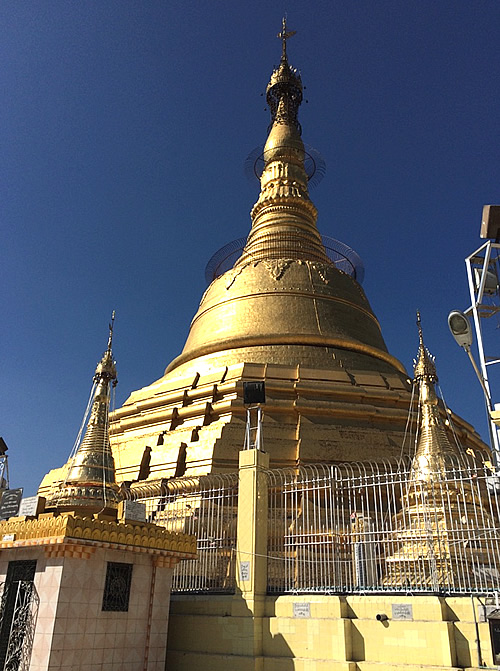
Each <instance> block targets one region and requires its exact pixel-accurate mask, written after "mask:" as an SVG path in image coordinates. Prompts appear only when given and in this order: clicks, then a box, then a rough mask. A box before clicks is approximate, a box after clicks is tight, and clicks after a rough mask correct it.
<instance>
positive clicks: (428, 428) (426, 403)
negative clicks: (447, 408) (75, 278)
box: [412, 312, 459, 480]
mask: <svg viewBox="0 0 500 671" xmlns="http://www.w3.org/2000/svg"><path fill="white" fill-rule="evenodd" d="M417 328H418V334H419V348H418V354H417V359H416V361H415V367H414V382H415V384H417V385H418V388H419V409H420V417H421V419H420V426H419V428H418V431H419V435H418V442H417V447H416V450H415V457H414V459H413V465H412V470H413V474H414V477H415V478H416V479H420V480H422V479H427V478H429V477H431V476H432V473H442V474H444V472H445V470H446V465H445V460H446V456H450V455H453V456H458V454H459V452H458V449H457V448H454V447H453V446H452V445H451V443H450V441H449V439H448V436H447V434H446V429H445V427H444V422H443V419H442V417H441V414H440V412H439V405H438V403H439V402H438V398H437V395H436V389H435V384H436V383H437V381H438V376H437V372H436V365H435V363H434V357H433V356H432V355H431V353H430V352H429V350H428V349H427V347H426V346H425V343H424V337H423V332H422V322H421V319H420V312H417Z"/></svg>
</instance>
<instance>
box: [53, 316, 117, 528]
mask: <svg viewBox="0 0 500 671" xmlns="http://www.w3.org/2000/svg"><path fill="white" fill-rule="evenodd" d="M113 323H114V312H113V316H112V319H111V324H110V325H109V338H108V346H107V348H106V351H105V352H104V354H103V355H102V358H101V360H100V361H99V363H98V364H97V368H96V370H95V374H94V378H93V381H94V385H93V389H92V394H93V400H92V409H91V412H90V418H89V420H88V423H87V427H86V430H85V434H84V437H83V440H82V441H81V443H80V444H79V445H77V446H76V450H75V453H74V455H72V456H71V457H70V458H69V460H68V462H67V463H66V464H65V466H63V468H62V469H60V471H61V474H63V475H64V477H63V478H62V479H61V480H60V481H59V482H57V481H56V482H55V483H54V487H53V488H52V491H51V492H50V495H49V496H48V497H47V503H46V506H45V508H46V510H48V511H50V510H57V511H58V512H64V511H69V510H77V511H78V513H79V514H80V515H92V514H98V513H99V514H100V515H104V516H106V515H111V516H113V517H116V511H117V508H118V503H119V500H120V497H119V488H118V485H117V484H116V477H115V463H114V459H113V454H112V452H111V447H110V444H109V401H110V389H111V386H112V385H116V382H117V377H116V365H115V363H116V362H115V361H114V360H113V352H112V349H111V346H112V342H113Z"/></svg>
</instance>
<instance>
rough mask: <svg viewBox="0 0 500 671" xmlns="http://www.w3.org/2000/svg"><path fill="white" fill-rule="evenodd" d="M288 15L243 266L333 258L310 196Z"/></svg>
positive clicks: (269, 92) (270, 91) (268, 96)
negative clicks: (267, 261) (289, 54)
mask: <svg viewBox="0 0 500 671" xmlns="http://www.w3.org/2000/svg"><path fill="white" fill-rule="evenodd" d="M293 35H295V31H294V30H293V31H287V27H286V19H285V18H284V19H283V27H282V30H281V32H280V33H278V37H279V38H280V39H281V41H282V52H281V61H280V64H279V65H278V67H277V68H275V69H274V71H273V73H272V75H271V79H270V82H269V84H268V85H267V89H266V99H267V104H268V106H269V110H270V112H271V126H270V130H269V136H268V138H267V142H266V144H265V146H264V152H263V155H262V159H263V161H264V170H263V172H262V175H261V178H260V183H261V192H260V196H259V199H258V201H257V202H256V203H255V205H254V207H253V209H252V213H251V214H252V229H251V231H250V234H249V236H248V240H247V244H246V246H245V249H244V251H243V254H242V256H241V257H240V259H239V260H238V262H237V264H236V265H237V266H238V265H242V264H244V263H247V262H248V261H250V260H252V261H257V260H260V259H276V258H281V259H283V258H286V259H298V258H300V259H302V260H310V261H321V262H324V263H330V261H329V259H328V257H327V255H326V252H325V249H324V247H323V243H322V241H321V236H320V234H319V232H318V229H317V228H316V217H317V211H316V208H315V206H314V205H313V203H312V202H311V200H310V198H309V193H308V188H307V182H308V177H307V173H306V170H305V167H304V158H305V150H304V143H303V142H302V138H301V127H300V123H299V121H298V111H299V107H300V104H301V103H302V80H301V77H300V74H299V73H298V72H297V70H295V69H294V68H292V66H291V65H290V64H289V63H288V57H287V53H286V44H287V40H288V39H290V37H292V36H293Z"/></svg>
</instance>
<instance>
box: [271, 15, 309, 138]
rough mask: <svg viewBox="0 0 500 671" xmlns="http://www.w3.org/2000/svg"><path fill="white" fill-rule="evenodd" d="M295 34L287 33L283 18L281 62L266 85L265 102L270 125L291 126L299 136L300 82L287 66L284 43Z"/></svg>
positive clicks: (292, 32)
mask: <svg viewBox="0 0 500 671" xmlns="http://www.w3.org/2000/svg"><path fill="white" fill-rule="evenodd" d="M295 32H296V31H295V30H289V31H287V29H286V18H283V28H282V30H281V32H280V33H278V37H279V38H280V40H281V42H282V52H281V61H280V64H279V65H278V67H277V68H276V69H275V70H274V72H273V74H272V75H271V81H270V82H269V84H268V85H267V90H266V100H267V104H268V105H269V109H270V111H271V124H276V123H278V124H283V123H284V124H292V125H293V126H295V128H296V129H297V130H298V131H299V134H300V124H299V122H298V120H297V113H298V111H299V107H300V103H301V102H302V81H301V79H300V75H299V73H298V72H297V70H294V69H293V68H292V67H291V66H290V65H289V63H288V60H287V55H286V41H287V40H288V39H290V37H292V35H295Z"/></svg>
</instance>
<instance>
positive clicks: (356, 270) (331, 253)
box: [205, 235, 365, 284]
mask: <svg viewBox="0 0 500 671" xmlns="http://www.w3.org/2000/svg"><path fill="white" fill-rule="evenodd" d="M321 240H322V242H323V246H324V248H325V251H326V254H327V256H328V258H329V259H330V261H331V262H332V263H333V265H334V266H335V267H336V268H337V270H341V271H342V272H344V273H346V274H347V275H349V276H350V277H352V278H353V279H355V280H356V282H358V284H362V282H363V279H364V277H365V267H364V264H363V261H362V260H361V257H360V256H359V255H358V254H357V253H356V252H355V251H354V249H351V248H350V247H348V246H347V245H346V244H344V243H343V242H340V240H336V239H335V238H331V237H329V236H328V235H322V236H321ZM246 242H247V239H246V238H238V239H237V240H233V241H232V242H229V243H228V244H227V245H224V247H221V248H220V249H219V250H218V251H217V252H215V254H214V255H213V256H212V258H211V259H210V260H209V262H208V263H207V266H206V268H205V280H206V282H207V284H211V283H212V282H213V281H214V280H216V279H217V278H218V277H220V276H221V275H224V273H225V272H227V271H228V270H230V269H231V268H232V267H233V266H234V264H235V262H236V261H237V259H238V258H239V257H240V256H241V254H242V252H243V250H244V249H245V245H246Z"/></svg>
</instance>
